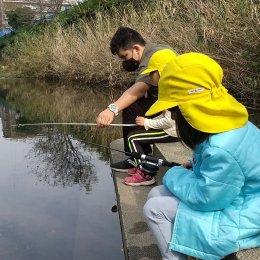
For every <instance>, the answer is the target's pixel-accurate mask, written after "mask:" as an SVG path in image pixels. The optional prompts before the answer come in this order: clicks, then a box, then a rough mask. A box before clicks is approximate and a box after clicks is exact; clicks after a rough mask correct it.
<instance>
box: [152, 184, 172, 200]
mask: <svg viewBox="0 0 260 260" xmlns="http://www.w3.org/2000/svg"><path fill="white" fill-rule="evenodd" d="M165 195H168V196H169V195H170V193H169V191H168V190H167V189H166V188H165V187H164V185H159V186H156V187H153V188H152V189H151V190H150V192H149V193H148V195H147V199H148V200H149V199H150V198H153V197H158V196H165Z"/></svg>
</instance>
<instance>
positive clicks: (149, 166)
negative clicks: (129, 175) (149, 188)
mask: <svg viewBox="0 0 260 260" xmlns="http://www.w3.org/2000/svg"><path fill="white" fill-rule="evenodd" d="M139 168H140V170H142V171H143V172H144V173H145V174H148V175H151V176H155V175H156V174H157V172H158V170H159V165H158V164H157V163H154V162H150V161H147V160H141V164H140V166H139Z"/></svg>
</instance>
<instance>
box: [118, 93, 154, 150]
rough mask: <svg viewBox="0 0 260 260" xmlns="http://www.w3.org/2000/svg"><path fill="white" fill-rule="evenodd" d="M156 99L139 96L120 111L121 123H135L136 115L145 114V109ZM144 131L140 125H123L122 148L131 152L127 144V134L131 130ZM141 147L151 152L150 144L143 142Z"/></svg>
mask: <svg viewBox="0 0 260 260" xmlns="http://www.w3.org/2000/svg"><path fill="white" fill-rule="evenodd" d="M155 101H156V98H152V97H149V98H144V97H143V98H140V99H138V100H137V101H136V102H135V103H133V104H132V105H130V106H129V107H127V108H126V109H124V110H123V111H122V121H123V124H135V119H136V117H137V116H143V117H144V116H145V113H146V111H147V110H148V109H149V108H150V107H151V105H152V104H153V103H154V102H155ZM138 130H142V131H146V130H145V129H144V127H142V126H131V127H129V126H125V127H123V139H124V150H125V152H131V151H130V149H129V146H128V141H127V138H128V135H129V133H130V132H133V131H138ZM143 149H144V150H145V152H146V153H150V152H151V147H150V145H146V144H144V146H143Z"/></svg>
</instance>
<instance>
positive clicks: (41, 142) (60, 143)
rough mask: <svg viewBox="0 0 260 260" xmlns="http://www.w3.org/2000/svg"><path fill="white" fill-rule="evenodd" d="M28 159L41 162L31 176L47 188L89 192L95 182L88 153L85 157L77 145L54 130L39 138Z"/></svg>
mask: <svg viewBox="0 0 260 260" xmlns="http://www.w3.org/2000/svg"><path fill="white" fill-rule="evenodd" d="M45 132H46V131H45ZM29 155H30V157H31V158H30V159H31V160H33V158H37V161H39V160H40V164H39V165H37V167H36V169H34V170H33V172H34V173H35V174H36V175H37V177H38V179H39V180H40V181H45V182H47V183H48V184H49V185H53V186H57V185H62V186H63V187H65V186H73V185H74V184H78V185H79V186H80V187H84V189H85V190H86V192H89V191H91V184H94V183H96V182H97V181H98V179H97V176H96V173H95V168H94V165H93V163H91V153H90V152H88V153H86V151H85V150H84V148H83V145H82V144H81V143H80V142H77V141H76V140H74V139H72V138H71V137H70V136H69V135H68V134H67V133H62V132H59V131H58V129H56V128H54V129H53V128H50V129H49V131H47V133H46V136H44V137H41V138H38V140H37V141H36V142H35V144H34V146H33V148H32V151H30V153H29ZM32 165H35V164H32Z"/></svg>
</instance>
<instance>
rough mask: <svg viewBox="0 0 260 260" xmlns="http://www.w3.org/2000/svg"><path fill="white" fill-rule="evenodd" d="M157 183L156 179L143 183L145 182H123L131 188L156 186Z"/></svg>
mask: <svg viewBox="0 0 260 260" xmlns="http://www.w3.org/2000/svg"><path fill="white" fill-rule="evenodd" d="M155 182H156V181H155V179H154V178H152V179H151V180H150V181H143V182H125V181H123V183H124V184H126V185H129V186H135V187H136V186H149V185H152V184H154V183H155Z"/></svg>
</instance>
